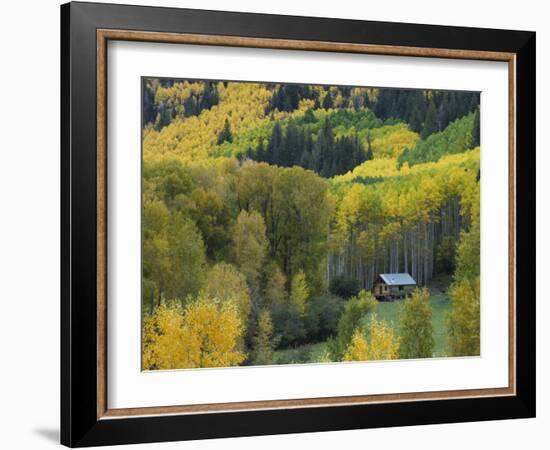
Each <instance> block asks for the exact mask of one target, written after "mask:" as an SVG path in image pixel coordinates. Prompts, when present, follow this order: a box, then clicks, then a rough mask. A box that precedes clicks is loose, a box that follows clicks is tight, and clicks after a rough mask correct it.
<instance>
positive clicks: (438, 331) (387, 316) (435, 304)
mask: <svg viewBox="0 0 550 450" xmlns="http://www.w3.org/2000/svg"><path fill="white" fill-rule="evenodd" d="M403 302H404V300H396V301H394V302H380V303H379V304H378V306H377V308H376V316H377V318H378V320H383V321H384V322H386V323H388V324H389V325H390V326H392V327H393V329H394V333H395V334H396V335H399V312H400V309H401V305H402V304H403ZM430 304H431V305H432V312H433V315H432V324H433V327H434V340H435V352H434V353H435V356H445V343H446V339H447V334H446V329H445V317H446V316H447V314H448V313H449V311H450V310H451V306H452V304H451V300H450V299H449V297H448V295H447V294H446V293H443V292H436V293H434V294H432V295H431V297H430Z"/></svg>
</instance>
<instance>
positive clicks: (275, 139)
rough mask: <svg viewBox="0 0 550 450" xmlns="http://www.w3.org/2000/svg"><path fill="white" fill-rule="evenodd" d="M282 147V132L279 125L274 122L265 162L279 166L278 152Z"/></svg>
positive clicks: (279, 156)
mask: <svg viewBox="0 0 550 450" xmlns="http://www.w3.org/2000/svg"><path fill="white" fill-rule="evenodd" d="M282 146H283V131H282V129H281V124H280V123H279V122H276V123H275V126H274V127H273V132H272V133H271V137H270V138H269V142H268V144H267V155H266V159H265V160H266V161H267V162H269V163H271V164H275V165H279V164H280V163H281V155H280V152H281V148H282Z"/></svg>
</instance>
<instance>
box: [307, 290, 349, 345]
mask: <svg viewBox="0 0 550 450" xmlns="http://www.w3.org/2000/svg"><path fill="white" fill-rule="evenodd" d="M345 304H346V302H345V301H344V300H342V299H341V298H340V297H336V296H332V295H323V296H320V297H315V298H312V299H311V300H310V301H309V303H308V306H307V309H306V315H305V317H304V324H305V328H306V332H307V338H308V340H309V341H325V340H326V339H327V338H328V337H329V336H332V335H335V334H336V331H337V327H338V320H339V319H340V316H341V315H342V312H343V311H344V305H345Z"/></svg>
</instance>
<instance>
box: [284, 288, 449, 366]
mask: <svg viewBox="0 0 550 450" xmlns="http://www.w3.org/2000/svg"><path fill="white" fill-rule="evenodd" d="M433 291H434V292H433V294H432V295H431V296H430V304H431V305H432V312H433V315H432V324H433V328H434V340H435V349H434V356H436V357H441V356H445V346H446V339H447V333H446V329H445V318H446V317H447V314H448V313H449V311H450V310H451V307H452V304H451V300H450V299H449V296H448V295H447V293H446V292H444V291H443V290H439V289H433ZM404 301H405V300H396V301H393V302H379V303H378V306H377V307H376V317H377V319H378V320H383V321H384V322H386V323H387V324H388V325H389V326H391V327H393V329H394V333H395V335H396V336H399V313H400V309H401V305H402V304H403V302H404ZM368 320H369V318H366V319H365V322H367V321H368ZM326 346H327V343H326V342H316V343H314V344H306V345H302V346H300V347H295V348H285V349H282V350H277V351H275V352H274V354H273V364H304V363H312V362H317V361H319V358H320V357H321V356H322V355H323V353H324V352H325V351H326Z"/></svg>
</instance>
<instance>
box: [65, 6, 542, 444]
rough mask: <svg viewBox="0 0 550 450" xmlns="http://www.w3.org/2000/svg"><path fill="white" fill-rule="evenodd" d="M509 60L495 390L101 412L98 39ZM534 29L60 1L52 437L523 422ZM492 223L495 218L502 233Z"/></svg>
mask: <svg viewBox="0 0 550 450" xmlns="http://www.w3.org/2000/svg"><path fill="white" fill-rule="evenodd" d="M110 41H132V42H154V43H158V44H172V45H177V44H186V45H200V46H221V47H232V48H234V49H235V51H238V50H239V49H246V48H255V49H284V50H291V51H293V52H296V54H297V55H299V54H300V52H304V51H316V52H327V53H341V54H369V55H384V56H394V57H396V58H398V57H420V58H443V59H449V60H454V59H458V60H481V61H500V62H505V63H506V64H507V65H508V73H509V79H508V86H509V92H508V95H509V97H508V100H509V102H508V104H509V111H507V115H508V125H509V133H508V136H507V139H508V143H509V148H508V149H507V156H508V158H509V163H508V181H509V190H508V192H507V193H505V194H503V195H507V198H508V206H509V215H508V227H507V229H508V255H509V268H508V270H509V272H508V274H509V277H510V278H509V285H508V307H509V319H508V332H509V334H508V336H509V342H508V344H509V347H508V355H509V359H508V380H509V382H508V386H507V387H505V388H502V387H499V388H492V389H471V390H460V391H457V390H450V391H432V392H422V393H418V392H415V393H410V394H409V393H387V394H375V395H362V396H338V397H334V396H332V397H331V396H326V397H315V398H300V399H298V398H288V399H284V400H266V401H253V402H249V401H242V402H229V403H227V402H226V403H224V402H219V403H208V404H204V405H198V406H197V405H178V404H174V405H170V406H157V405H149V406H148V407H145V408H127V409H124V408H122V409H111V408H109V405H108V403H107V389H108V386H107V381H108V377H107V363H108V359H107V354H106V353H107V341H108V339H109V337H108V332H107V331H108V327H107V320H108V319H107V317H108V316H107V314H108V311H107V298H106V297H107V273H108V261H107V259H108V258H107V242H108V241H107V233H108V230H107V205H108V202H109V199H108V196H107V188H106V187H107V179H108V177H107V173H108V172H107V171H108V170H109V167H108V165H107V142H108V141H107V136H108V133H109V131H108V118H107V110H108V109H107V89H108V87H107V61H108V55H107V43H108V42H110ZM535 41H536V36H535V33H533V32H527V31H509V30H494V29H479V28H463V27H448V26H434V25H418V24H404V23H387V22H370V21H358V20H342V19H328V18H312V17H293V16H277V15H265V14H250V13H234V12H218V11H203V10H190V9H173V8H156V7H141V6H127V5H114V4H94V3H80V2H72V3H68V4H65V5H62V7H61V143H62V148H61V443H62V444H64V445H67V446H70V447H81V446H93V445H114V444H127V443H144V442H161V441H177V440H190V439H208V438H220V437H237V436H252V435H267V434H283V433H302V432H318V431H332V430H349V429H356V428H373V427H388V426H405V425H421V424H435V423H448V422H467V421H482V420H496V419H512V418H529V417H534V416H535V411H536V404H535V403H536V402H535V302H534V299H535V271H534V267H535V250H534V249H535V177H534V173H535V131H536V130H535V103H536V92H535ZM504 226H505V225H504V224H503V227H504Z"/></svg>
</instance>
